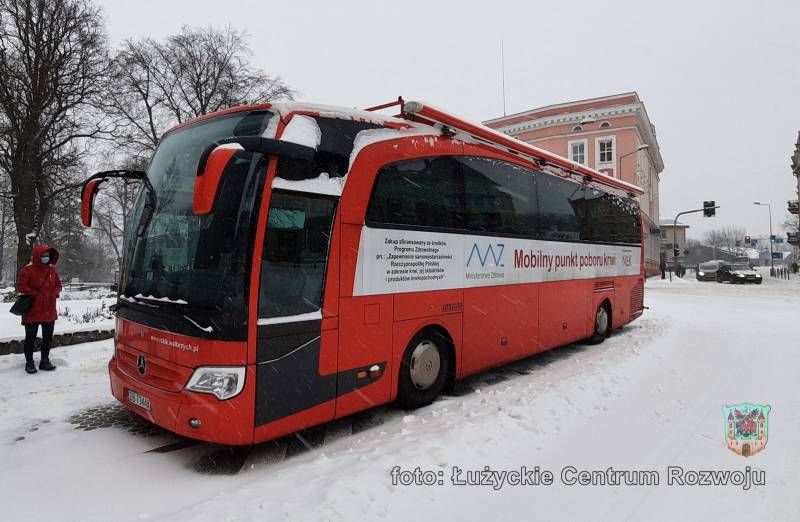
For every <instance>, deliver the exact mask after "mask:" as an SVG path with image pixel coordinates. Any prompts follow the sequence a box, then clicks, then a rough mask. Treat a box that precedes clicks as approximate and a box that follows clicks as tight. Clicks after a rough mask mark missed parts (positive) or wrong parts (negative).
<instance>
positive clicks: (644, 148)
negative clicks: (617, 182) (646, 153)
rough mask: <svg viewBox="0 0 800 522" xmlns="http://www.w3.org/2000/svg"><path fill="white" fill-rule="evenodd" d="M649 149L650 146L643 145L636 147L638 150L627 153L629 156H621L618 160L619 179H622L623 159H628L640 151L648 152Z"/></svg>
mask: <svg viewBox="0 0 800 522" xmlns="http://www.w3.org/2000/svg"><path fill="white" fill-rule="evenodd" d="M649 148H650V145H648V144H647V143H642V144H641V145H639V146H637V147H636V149H634V150H632V151H630V152H629V153H627V154H623V155H622V156H620V157H619V158H617V177H618V178H619V179H622V159H623V158H627V157H628V156H630V155H631V154H636V153H637V152H639V151H642V150H647V149H649Z"/></svg>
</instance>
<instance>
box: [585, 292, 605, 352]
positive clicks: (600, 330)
mask: <svg viewBox="0 0 800 522" xmlns="http://www.w3.org/2000/svg"><path fill="white" fill-rule="evenodd" d="M610 333H611V310H609V308H608V303H605V302H604V303H603V304H601V305H600V306H598V307H597V311H596V312H595V314H594V333H592V336H591V337H589V339H587V342H588V343H589V344H600V343H602V342H603V341H604V340H605V339H606V337H608V336H609V335H610Z"/></svg>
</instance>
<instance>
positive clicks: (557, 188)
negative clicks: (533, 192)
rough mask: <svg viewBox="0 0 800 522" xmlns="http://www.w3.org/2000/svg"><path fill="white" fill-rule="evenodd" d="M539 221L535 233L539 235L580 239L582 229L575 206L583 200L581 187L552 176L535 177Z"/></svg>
mask: <svg viewBox="0 0 800 522" xmlns="http://www.w3.org/2000/svg"><path fill="white" fill-rule="evenodd" d="M536 185H537V194H538V202H539V221H538V226H537V236H538V237H540V238H542V239H567V240H572V241H576V240H580V239H581V230H580V227H579V225H578V217H577V215H576V213H575V207H576V206H579V205H581V204H582V202H581V200H582V199H583V187H581V186H580V185H578V184H577V183H573V182H571V181H567V180H565V179H560V178H557V177H555V176H550V175H546V174H540V175H539V176H538V177H537V183H536Z"/></svg>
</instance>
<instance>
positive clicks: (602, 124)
mask: <svg viewBox="0 0 800 522" xmlns="http://www.w3.org/2000/svg"><path fill="white" fill-rule="evenodd" d="M609 127H611V124H610V123H608V122H607V121H604V122H603V123H601V124H600V128H601V129H607V128H609Z"/></svg>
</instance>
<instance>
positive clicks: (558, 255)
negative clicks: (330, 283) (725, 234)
mask: <svg viewBox="0 0 800 522" xmlns="http://www.w3.org/2000/svg"><path fill="white" fill-rule="evenodd" d="M640 254H641V248H640V247H634V246H619V245H596V244H584V243H569V242H561V241H544V240H535V239H518V238H500V237H491V236H472V235H465V234H445V233H440V232H419V231H411V230H386V229H377V228H369V227H366V226H365V227H363V228H362V229H361V242H360V245H359V250H358V262H357V264H356V278H355V288H354V289H353V295H375V294H388V293H402V292H420V291H424V290H446V289H452V288H466V287H477V286H495V285H507V284H518V283H537V282H543V281H567V280H570V279H591V278H596V277H614V276H626V275H638V274H639V273H640V268H641V267H640Z"/></svg>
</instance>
